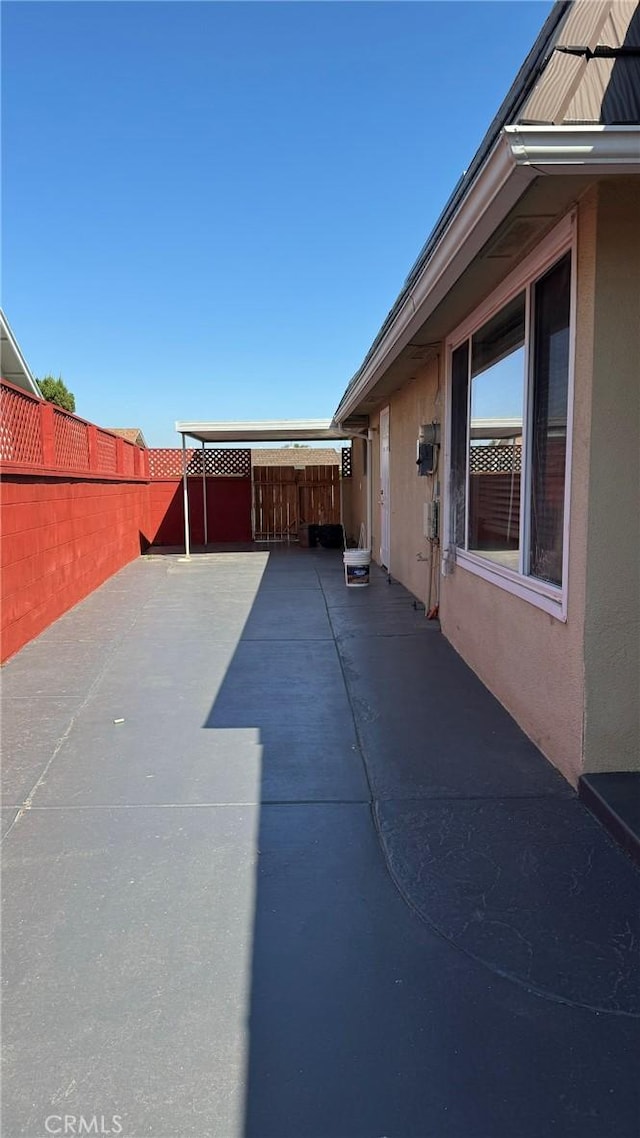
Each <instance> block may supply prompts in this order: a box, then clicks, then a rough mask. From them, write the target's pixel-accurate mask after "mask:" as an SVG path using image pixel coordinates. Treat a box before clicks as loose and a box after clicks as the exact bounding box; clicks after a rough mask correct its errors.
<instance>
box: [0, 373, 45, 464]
mask: <svg viewBox="0 0 640 1138" xmlns="http://www.w3.org/2000/svg"><path fill="white" fill-rule="evenodd" d="M0 459H1V460H2V461H3V462H24V463H29V464H30V465H32V466H41V465H42V461H43V454H42V434H41V428H40V404H39V403H36V402H35V400H33V399H29V398H27V396H24V395H22V394H21V393H20V392H19V391H13V390H12V388H10V387H5V386H4V385H3V386H2V389H1V391H0Z"/></svg>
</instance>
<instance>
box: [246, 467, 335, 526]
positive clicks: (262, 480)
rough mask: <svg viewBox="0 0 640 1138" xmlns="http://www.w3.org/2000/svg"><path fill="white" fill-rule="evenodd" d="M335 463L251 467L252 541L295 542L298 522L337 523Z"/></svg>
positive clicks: (312, 523)
mask: <svg viewBox="0 0 640 1138" xmlns="http://www.w3.org/2000/svg"><path fill="white" fill-rule="evenodd" d="M340 520H341V519H340V468H339V467H338V466H306V467H301V468H297V467H295V466H254V468H253V537H254V540H255V541H297V540H298V529H299V527H300V526H301V525H304V524H305V523H307V522H308V523H309V524H311V525H339V523H340Z"/></svg>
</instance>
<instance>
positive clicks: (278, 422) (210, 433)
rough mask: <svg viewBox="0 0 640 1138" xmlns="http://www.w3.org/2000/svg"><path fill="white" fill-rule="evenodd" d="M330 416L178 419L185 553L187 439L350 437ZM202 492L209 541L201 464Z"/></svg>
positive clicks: (188, 528)
mask: <svg viewBox="0 0 640 1138" xmlns="http://www.w3.org/2000/svg"><path fill="white" fill-rule="evenodd" d="M332 422H333V421H332V420H331V419H265V420H251V421H249V422H231V423H220V422H217V423H216V422H201V423H199V422H186V421H178V422H176V431H178V433H179V434H180V435H182V487H183V497H184V552H185V557H190V556H191V526H190V521H189V492H188V485H187V451H186V446H187V443H186V440H187V438H190V439H196V440H197V441H198V442H199V443H201V444H202V446H203V447H204V446H205V445H206V443H259V442H261V443H270V442H287V443H289V442H290V443H294V442H327V441H329V440H335V439H350V438H351V436H352V434H353V431H344V430H341V429H340V427H335V426H332ZM202 493H203V512H204V542H205V545H206V544H207V538H208V534H207V480H206V477H205V469H204V463H203V464H202Z"/></svg>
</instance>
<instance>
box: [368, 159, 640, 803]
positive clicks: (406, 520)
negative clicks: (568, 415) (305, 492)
mask: <svg viewBox="0 0 640 1138" xmlns="http://www.w3.org/2000/svg"><path fill="white" fill-rule="evenodd" d="M639 216H640V201H639V200H638V185H637V181H634V180H627V181H625V180H623V179H618V180H613V179H612V180H610V181H608V182H607V183H606V184H603V185H594V186H592V187H591V188H590V189H589V190H588V191H587V193H586V194H584V196H583V197H582V198H581V199H580V201H579V202H578V203H577V241H576V261H577V270H576V329H575V368H574V399H573V420H572V461H571V483H570V486H571V489H570V529H569V574H568V591H567V613H566V620H565V621H562V620H559V619H557V618H556V617H554V616H552V615H550V614H549V613H547V612H545V611H543V610H542V609H540V608H537V607H535V606H534V605H532V604H530V603H529V602H528V601H526V600H524V599H521V598H520V597H517V596H514V595H513V594H511V593H508V592H506V591H505V590H504V589H502V588H500V587H497V586H496V585H495V584H493V583H491V582H489V581H486V580H484V579H482V578H481V577H479V576H476V575H474V574H472V573H470V572H468V571H467V570H466V569H465V568H463V567H462V566H460V565H456V566H455V568H454V570H453V572H452V573H451V574H450V575H448V576H442V575H441V574H440V573H439V572H438V573H436V574H434V583H435V586H436V588H437V589H438V591H439V600H440V618H441V624H442V630H443V632H444V635H445V636H446V637H447V639H448V640H450V642H451V643H452V644H453V646H454V647H455V648H456V650H457V651H458V652H459V653H460V655H461V656H462V657H463V658H464V659H465V660H466V661H467V663H468V664H469V665H470V666H471V667H472V668H473V669H474V671H475V672H476V673H477V674H478V675H479V676H480V678H481V679H482V680H483V682H484V683H485V684H486V685H487V686H488V687H489V688H490V690H491V691H492V692H493V693H494V694H495V695H496V697H497V698H498V699H499V700H500V701H501V703H503V704H504V706H505V707H506V708H507V709H508V710H509V712H510V713H511V714H512V715H513V716H514V718H515V719H516V720H517V722H518V723H519V724H520V725H521V726H522V728H523V729H524V730H525V731H526V733H527V734H528V735H529V736H530V737H531V738H532V739H533V740H534V742H535V743H536V744H537V745H538V746H539V747H540V749H541V750H542V751H543V753H544V754H545V755H546V756H547V757H548V758H549V759H550V760H551V762H553V763H554V764H555V765H556V766H557V767H558V768H559V770H560V771H561V772H562V773H563V774H564V775H565V777H566V778H567V779H568V780H569V781H570V782H571V783H573V784H576V783H577V780H578V778H579V776H580V774H582V773H583V771H584V770H585V769H587V770H589V769H591V770H595V769H597V770H602V769H607V767H609V769H621V753H623V754H624V767H625V769H633V767H634V766H637V764H638V747H639V740H638V721H639V718H640V715H639V711H638V690H639V689H640V662H639V660H638V645H639V644H640V629H639V628H638V587H639V577H638V558H637V549H638V547H639V544H640V543H639V536H640V535H639V533H638V526H639V522H638V516H639V510H638V486H639V478H640V474H639V471H638V455H640V437H639V435H638V430H639V422H640V416H639V413H638V411H639V408H638V371H637V360H638V354H637V346H638V345H635V346H634V342H633V337H634V335H636V336H637V334H638V333H637V329H638V327H639V322H640V313H638V312H637V309H638V299H637V298H638V296H640V250H638V249H636V247H635V244H634V240H633V239H631V240H630V237H629V235H630V232H631V231H632V230H633V228H634V225H635V228H636V233H637V232H638V229H639V228H640V227H637V224H636V223H637V218H638V217H639ZM636 243H637V242H636ZM634 305H635V309H634ZM621 329H626V330H628V329H632V330H634V331H633V332H632V333H631V335H630V334H629V333H628V331H627V333H626V334H625V335H621V334H620V333H621ZM444 359H445V357H444V344H443V345H442V350H441V352H440V354H439V356H438V357H437V358H434V359H433V360H432V361H430V362H429V363H428V364H427V365H425V366H423V367H422V369H421V370H420V371H419V372H418V373H417V375H416V377H415V378H414V379H413V380H411V381H410V382H408V383H406V384H405V385H404V386H403V387H401V388H400V389H399V390H398V391H396V392H394V393H393V394H392V395H390V396H389V397H388V398H387V399H385V400H384V402H383V403H382V404H381V406H388V407H389V423H390V462H389V464H390V511H391V515H390V533H391V556H390V564H389V570H390V572H391V574H392V576H394V577H396V578H397V579H398V580H399V581H401V582H402V584H404V585H405V586H406V587H407V588H408V589H410V590H411V592H412V593H413V594H414V595H415V596H416V597H418V598H419V599H420V600H421V601H423V602H424V603H425V605H428V604H429V603H434V602H435V600H437V599H438V598H437V594H436V593H435V592H434V591H433V586H432V591H431V594H430V592H429V560H428V558H429V553H430V547H429V543H428V542H427V541H426V539H425V537H424V532H423V530H424V526H423V506H424V502H425V500H426V499H427V498H428V497H429V496H430V494H431V490H432V479H431V478H428V477H426V478H420V477H418V476H417V472H416V466H415V447H416V438H417V433H418V429H419V427H420V424H421V423H428V422H431V421H432V420H436V421H438V422H441V423H443V433H444V432H446V431H447V429H448V423H446V421H444V385H445V374H444V370H445V369H444ZM614 362H615V367H614V368H613V372H612V364H613V363H614ZM594 369H595V372H594ZM592 400H595V402H596V406H597V415H596V416H595V417H594V419H593V422H592ZM371 427H372V428H373V432H374V443H373V447H372V458H373V463H372V479H373V557H374V559H375V560H376V561H379V560H380V520H379V518H380V507H379V490H380V463H379V451H380V445H379V414H374V415H372V417H371ZM612 454H619V456H620V463H618V462H612V461H611V456H612ZM623 456H624V457H623ZM633 470H635V477H629V474H630V472H632V471H633ZM439 473H440V474H442V473H443V472H441V471H440V472H439ZM440 492H441V510H442V513H443V514H444V511H446V510H447V509H448V506H449V503H448V500H447V486H446V483H445V479H444V477H442V478H440ZM365 517H366V496H365V494H364V493H361V494H360V496H359V497H358V499H357V500H354V503H353V524H354V526H355V527H357V526H358V525H359V521H360V520H362V521H364V520H365ZM615 549H617V550H618V551H620V552H621V553H622V558H621V562H622V563H623V569H622V570H621V575H620V577H619V579H618V580H617V582H616V584H615V587H614V595H612V587H613V579H612V564H613V563H612V551H613V550H615ZM634 550H635V551H636V554H634ZM419 555H420V557H419ZM422 557H424V558H427V560H421V558H422ZM616 560H617V558H616ZM587 564H589V584H588V591H587ZM603 598H607V600H606V603H603ZM585 614H586V617H585ZM585 619H586V630H587V635H586V639H585ZM603 667H604V668H606V670H607V674H608V677H609V680H608V682H607V684H606V685H604V684H603V683H602V669H603ZM616 673H619V674H618V675H617V678H616ZM614 678H615V683H614V684H613V685H612V684H611V680H612V679H614ZM612 686H613V687H614V689H615V693H616V694H615V696H614V698H613V699H612V697H611V687H612ZM592 725H593V726H592Z"/></svg>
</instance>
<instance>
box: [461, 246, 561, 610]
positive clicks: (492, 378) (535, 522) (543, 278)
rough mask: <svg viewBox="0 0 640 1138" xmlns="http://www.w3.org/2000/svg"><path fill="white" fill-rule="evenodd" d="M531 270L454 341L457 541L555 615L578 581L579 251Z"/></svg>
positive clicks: (487, 572)
mask: <svg viewBox="0 0 640 1138" xmlns="http://www.w3.org/2000/svg"><path fill="white" fill-rule="evenodd" d="M523 275H524V274H523V273H522V272H520V274H519V275H518V280H517V282H516V283H517V287H514V290H513V292H512V293H511V294H509V293H508V290H505V291H506V294H505V295H504V297H503V300H502V302H501V303H500V304H499V305H497V306H493V307H491V306H490V305H487V306H485V307H484V308H483V309H482V310H480V311H479V312H478V317H477V321H474V318H473V317H471V319H470V320H469V321H468V322H467V324H466V326H465V329H464V330H463V335H462V337H461V338H460V337H458V338H457V339H456V338H455V337H454V339H453V340H452V342H451V348H452V351H451V358H450V392H451V396H450V434H449V490H450V511H449V543H450V545H453V546H455V547H456V549H457V551H458V553H457V560H458V561H460V562H461V563H462V564H464V565H465V567H467V568H470V569H472V570H474V571H476V572H478V573H480V575H482V576H486V577H488V578H489V579H491V580H493V581H495V582H496V583H497V584H502V585H504V586H505V587H507V588H511V591H513V592H519V593H520V595H523V596H525V597H526V599H529V600H533V603H539V601H538V600H537V599H536V597H537V598H540V597H542V598H543V599H542V601H541V602H540V603H541V607H543V608H547V609H548V611H552V612H555V611H556V609H557V608H558V607H559V606H562V603H563V593H562V590H563V585H564V584H565V583H566V582H564V580H563V565H564V564H565V558H564V552H565V550H564V541H565V537H564V535H565V499H566V484H567V476H568V470H567V453H568V452H567V430H568V418H569V390H570V339H571V251H570V249H568V250H567V251H566V252H564V253H562V254H561V255H559V256H558V259H557V260H555V261H554V262H553V263H552V264H551V265H549V264H548V263H547V264H546V265H544V267H543V268H541V269H540V270H539V273H538V274H537V275H536V273H535V271H534V272H532V275H531V278H530V279H526V278H525V279H524V280H523ZM483 312H487V313H490V314H488V315H487V317H485V318H483V315H482V313H483ZM529 592H530V593H531V594H532V595H529ZM563 611H564V610H563Z"/></svg>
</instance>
